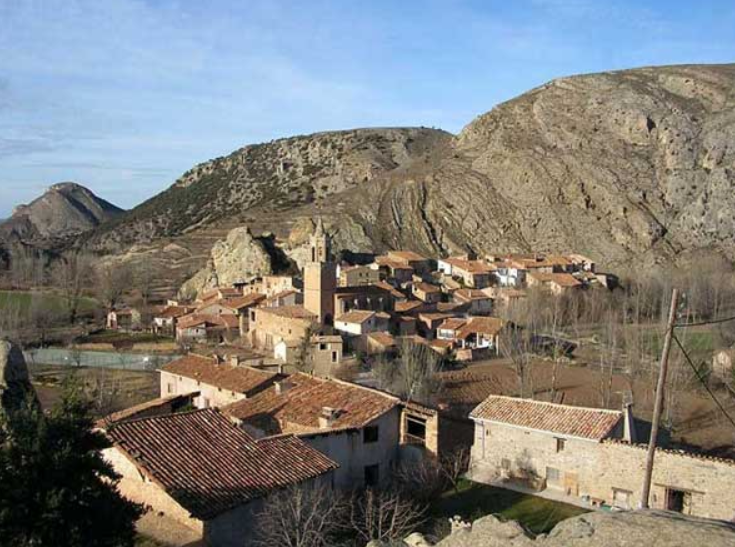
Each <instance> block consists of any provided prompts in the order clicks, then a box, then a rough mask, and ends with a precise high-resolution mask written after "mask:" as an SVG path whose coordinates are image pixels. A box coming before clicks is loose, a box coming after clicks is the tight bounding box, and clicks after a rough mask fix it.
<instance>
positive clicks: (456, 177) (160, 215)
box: [87, 65, 735, 267]
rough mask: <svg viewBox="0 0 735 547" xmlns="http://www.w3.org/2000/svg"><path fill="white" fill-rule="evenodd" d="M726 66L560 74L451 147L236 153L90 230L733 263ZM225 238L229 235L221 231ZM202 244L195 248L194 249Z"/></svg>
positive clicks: (108, 247) (377, 139)
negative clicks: (318, 237)
mask: <svg viewBox="0 0 735 547" xmlns="http://www.w3.org/2000/svg"><path fill="white" fill-rule="evenodd" d="M734 107H735V65H689V66H670V67H654V68H640V69H633V70H624V71H619V72H606V73H600V74H591V75H583V76H573V77H568V78H560V79H557V80H554V81H551V82H549V83H547V84H545V85H543V86H540V87H538V88H536V89H533V90H531V91H529V92H527V93H524V94H523V95H521V96H519V97H517V98H515V99H512V100H510V101H508V102H506V103H503V104H500V105H498V106H497V107H495V108H494V109H492V110H491V111H489V112H487V113H485V114H483V115H481V116H479V117H478V118H476V119H475V120H473V121H472V122H471V123H470V124H469V125H467V126H466V127H465V128H464V129H463V130H462V131H461V132H460V134H459V135H456V136H452V135H450V134H448V133H445V132H442V131H438V130H433V129H424V128H413V129H358V130H352V131H342V132H329V133H318V134H315V135H310V136H300V137H293V138H288V139H281V140H277V141H273V142H270V143H265V144H259V145H252V146H246V147H244V148H242V149H240V150H237V151H235V152H233V153H232V154H230V155H229V156H226V157H222V158H217V159H215V160H212V161H209V162H206V163H204V164H201V165H198V166H196V167H194V168H193V169H192V170H190V171H189V172H187V173H185V174H184V175H183V176H182V177H181V178H180V179H179V180H178V181H177V182H176V183H175V184H174V185H173V186H172V187H171V188H169V189H168V190H166V191H165V192H163V193H161V194H159V195H158V196H156V197H154V198H153V199H151V200H149V201H147V202H145V203H144V204H142V205H140V206H139V207H136V208H135V209H133V210H132V211H130V212H128V213H126V214H124V215H122V216H120V217H119V218H117V219H116V220H115V221H114V222H112V223H108V224H106V225H104V226H103V227H101V228H100V229H99V230H96V231H94V232H92V233H91V235H90V236H89V238H88V241H87V244H88V245H90V246H91V247H93V248H95V249H96V250H99V251H104V252H122V251H124V250H126V249H128V247H129V246H130V245H132V244H136V245H143V246H145V245H154V246H155V245H159V246H162V245H175V246H176V248H177V252H179V251H180V252H182V253H183V254H186V253H187V252H188V253H189V255H190V256H192V257H194V256H196V257H200V258H197V259H198V260H205V259H206V256H207V253H206V250H205V249H203V247H205V246H206V245H204V244H202V248H197V249H196V250H192V249H193V248H191V249H189V250H188V251H186V249H184V250H182V248H188V247H187V246H189V244H190V243H191V242H192V241H198V242H199V243H202V242H203V241H208V242H209V243H208V244H209V246H211V241H210V239H212V238H213V237H214V236H213V235H212V234H214V233H215V231H217V230H224V229H225V228H231V227H234V226H236V225H238V224H248V225H249V226H250V227H251V229H252V230H253V233H258V232H259V231H271V232H273V233H274V234H275V235H276V236H277V238H278V239H279V240H281V241H285V240H286V238H287V237H288V235H289V230H290V228H291V227H292V226H293V225H294V224H296V223H298V222H299V221H300V220H301V219H303V218H304V217H308V216H311V215H314V214H317V213H318V214H320V215H321V216H323V217H324V219H325V221H326V223H327V225H328V226H329V225H331V227H332V230H333V231H334V232H335V233H336V236H337V242H338V244H339V245H341V246H343V247H344V248H353V249H354V250H382V249H385V248H387V247H394V248H395V247H403V248H408V249H414V250H417V251H420V252H425V253H432V254H446V253H452V252H456V251H459V250H466V249H472V250H475V251H478V252H493V251H530V250H537V251H569V250H573V251H576V252H580V253H584V254H588V255H590V256H591V257H592V258H594V259H596V260H597V261H599V262H602V263H603V264H606V265H610V266H615V267H619V266H621V265H626V266H635V267H637V266H650V265H653V264H655V263H657V262H669V261H674V260H681V259H684V258H686V257H691V256H692V255H694V254H697V253H701V252H715V253H722V254H724V255H726V256H727V257H729V258H730V259H733V258H735V238H734V236H735V216H734V215H733V211H735V193H733V191H732V190H733V186H734V185H735V174H734V173H735V146H733V144H732V143H733V142H735V108H734ZM224 233H226V232H224ZM199 243H198V244H199Z"/></svg>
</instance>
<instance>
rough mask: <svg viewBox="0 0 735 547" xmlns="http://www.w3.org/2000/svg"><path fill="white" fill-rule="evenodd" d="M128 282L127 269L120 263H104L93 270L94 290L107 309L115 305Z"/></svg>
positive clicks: (129, 281)
mask: <svg viewBox="0 0 735 547" xmlns="http://www.w3.org/2000/svg"><path fill="white" fill-rule="evenodd" d="M130 283H131V280H130V272H129V269H128V267H127V266H125V265H122V264H105V265H103V266H100V267H98V268H97V270H96V272H95V289H96V291H95V292H96V293H97V297H98V298H99V300H100V301H101V302H102V303H103V304H104V305H105V307H106V308H107V309H108V310H111V309H114V308H115V306H117V304H118V303H119V302H120V299H121V298H122V296H123V294H124V293H125V289H126V288H128V286H129V285H130Z"/></svg>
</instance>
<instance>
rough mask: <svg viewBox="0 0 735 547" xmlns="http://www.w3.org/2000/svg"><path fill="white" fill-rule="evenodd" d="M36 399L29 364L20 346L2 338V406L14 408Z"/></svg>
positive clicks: (0, 370) (0, 341)
mask: <svg viewBox="0 0 735 547" xmlns="http://www.w3.org/2000/svg"><path fill="white" fill-rule="evenodd" d="M29 400H30V401H32V402H35V401H36V392H35V390H34V389H33V386H32V385H31V379H30V375H29V374H28V366H27V365H26V361H25V358H24V357H23V352H22V351H21V350H20V348H19V347H18V346H16V345H14V344H12V343H10V342H8V341H7V340H2V339H0V407H2V408H3V409H4V410H6V411H7V410H13V409H16V408H18V407H19V406H20V405H22V404H25V403H26V402H27V401H29Z"/></svg>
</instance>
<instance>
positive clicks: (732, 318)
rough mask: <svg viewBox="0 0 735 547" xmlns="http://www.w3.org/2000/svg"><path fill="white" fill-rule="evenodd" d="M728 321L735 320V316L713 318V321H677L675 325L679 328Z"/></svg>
mask: <svg viewBox="0 0 735 547" xmlns="http://www.w3.org/2000/svg"><path fill="white" fill-rule="evenodd" d="M728 321H735V317H724V318H723V319H712V320H711V321H699V322H697V323H677V324H676V325H675V327H676V328H677V329H685V328H687V327H703V326H705V325H719V324H720V323H727V322H728Z"/></svg>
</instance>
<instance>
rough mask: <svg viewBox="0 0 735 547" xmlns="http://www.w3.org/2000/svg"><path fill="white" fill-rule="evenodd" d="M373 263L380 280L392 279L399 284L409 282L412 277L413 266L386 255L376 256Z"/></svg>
mask: <svg viewBox="0 0 735 547" xmlns="http://www.w3.org/2000/svg"><path fill="white" fill-rule="evenodd" d="M375 265H376V266H377V267H378V272H379V275H380V279H381V280H382V281H392V282H394V283H396V284H397V285H399V286H400V285H403V284H404V283H408V282H410V281H411V279H412V278H413V274H414V270H413V268H412V267H411V266H409V265H407V264H406V263H405V262H403V261H397V260H394V259H392V258H390V257H388V256H378V257H376V258H375Z"/></svg>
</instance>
